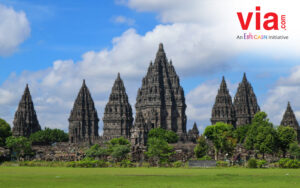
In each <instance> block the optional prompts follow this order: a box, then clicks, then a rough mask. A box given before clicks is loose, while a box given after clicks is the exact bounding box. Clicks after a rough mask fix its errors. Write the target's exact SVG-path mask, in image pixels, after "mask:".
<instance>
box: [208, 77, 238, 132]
mask: <svg viewBox="0 0 300 188" xmlns="http://www.w3.org/2000/svg"><path fill="white" fill-rule="evenodd" d="M210 120H211V124H212V125H214V124H216V123H217V122H224V123H227V124H231V125H233V126H235V113H234V107H233V105H232V99H231V96H230V94H229V91H228V89H227V85H226V82H225V78H224V76H223V78H222V82H221V85H220V89H219V90H218V94H217V96H216V100H215V104H214V106H213V109H212V115H211V119H210Z"/></svg>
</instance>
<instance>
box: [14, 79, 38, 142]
mask: <svg viewBox="0 0 300 188" xmlns="http://www.w3.org/2000/svg"><path fill="white" fill-rule="evenodd" d="M13 124H14V127H13V131H12V134H13V136H25V137H29V136H30V135H31V134H32V133H34V132H37V131H39V130H41V126H40V124H39V121H38V119H37V115H36V112H35V110H34V105H33V102H32V98H31V94H30V91H29V87H28V84H26V87H25V90H24V94H23V96H22V98H21V101H20V103H19V106H18V109H17V111H16V113H15V118H14V121H13Z"/></svg>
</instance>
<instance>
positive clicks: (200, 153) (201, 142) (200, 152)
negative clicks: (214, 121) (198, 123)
mask: <svg viewBox="0 0 300 188" xmlns="http://www.w3.org/2000/svg"><path fill="white" fill-rule="evenodd" d="M207 150H208V145H207V143H206V140H205V137H204V136H203V135H201V136H199V138H198V139H197V145H196V147H195V148H194V153H195V155H196V157H197V158H202V157H204V156H205V155H206V153H207Z"/></svg>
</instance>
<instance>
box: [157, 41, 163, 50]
mask: <svg viewBox="0 0 300 188" xmlns="http://www.w3.org/2000/svg"><path fill="white" fill-rule="evenodd" d="M158 50H159V51H164V45H163V43H159V48H158Z"/></svg>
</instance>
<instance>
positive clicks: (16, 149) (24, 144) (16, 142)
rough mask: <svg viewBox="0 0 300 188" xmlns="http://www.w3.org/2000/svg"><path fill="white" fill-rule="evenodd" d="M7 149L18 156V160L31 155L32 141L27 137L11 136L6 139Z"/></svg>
mask: <svg viewBox="0 0 300 188" xmlns="http://www.w3.org/2000/svg"><path fill="white" fill-rule="evenodd" d="M6 147H8V148H9V149H10V150H11V151H12V152H13V153H15V154H16V157H17V160H19V159H20V157H21V156H24V155H27V154H31V153H32V150H31V141H30V140H29V139H28V138H26V137H22V136H20V137H14V136H10V137H8V138H7V139H6Z"/></svg>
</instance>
